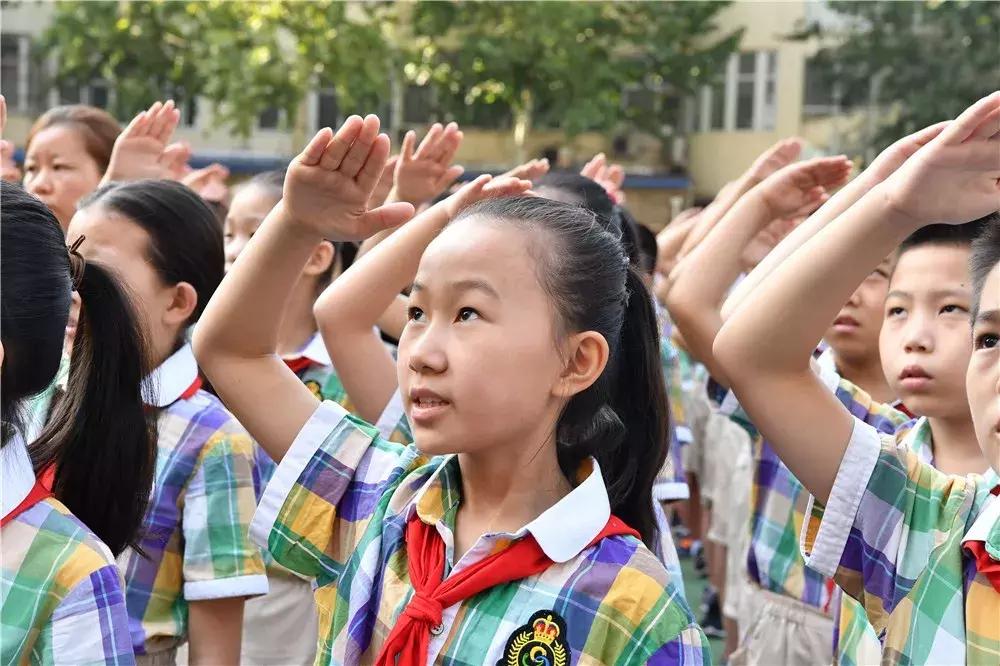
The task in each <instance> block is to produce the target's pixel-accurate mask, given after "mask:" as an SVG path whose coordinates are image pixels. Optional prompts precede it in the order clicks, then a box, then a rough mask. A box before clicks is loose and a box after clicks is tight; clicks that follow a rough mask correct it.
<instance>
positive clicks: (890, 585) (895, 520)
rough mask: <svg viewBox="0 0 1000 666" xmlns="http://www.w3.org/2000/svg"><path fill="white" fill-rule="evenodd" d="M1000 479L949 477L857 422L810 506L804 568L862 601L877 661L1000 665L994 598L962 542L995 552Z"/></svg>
mask: <svg viewBox="0 0 1000 666" xmlns="http://www.w3.org/2000/svg"><path fill="white" fill-rule="evenodd" d="M998 483H1000V478H998V477H997V475H996V473H995V472H994V471H992V470H991V471H990V473H989V474H987V475H985V476H980V475H969V476H966V477H960V476H949V475H947V474H944V473H942V472H939V471H937V470H936V469H934V468H933V467H932V466H931V465H929V464H927V463H925V462H922V461H921V460H920V455H919V454H918V453H915V452H913V451H909V450H907V449H906V448H904V447H901V446H898V445H897V442H896V438H895V437H893V436H880V435H879V433H878V432H877V431H876V430H875V429H874V428H872V427H871V426H868V425H866V424H864V423H862V422H860V421H858V420H855V423H854V432H853V433H852V435H851V441H850V444H849V446H848V449H847V451H846V453H845V454H844V459H843V462H842V463H841V467H840V470H839V472H838V474H837V478H836V481H835V482H834V486H833V490H832V491H831V494H830V498H829V501H828V502H827V503H826V505H825V506H823V505H821V504H820V503H818V502H815V501H814V500H813V501H810V512H809V520H808V522H807V523H806V524H805V525H804V526H803V530H802V549H803V554H804V555H805V557H806V563H807V564H808V565H809V566H810V567H812V568H814V569H816V570H817V571H819V572H821V573H823V574H825V575H828V576H833V577H834V580H835V581H836V582H837V584H838V585H839V586H840V587H841V588H842V589H843V590H844V592H845V593H847V594H849V595H851V596H853V597H854V598H856V599H857V600H858V601H860V602H861V603H862V605H863V606H864V609H865V611H866V612H867V614H868V618H869V621H870V622H871V624H872V626H873V627H874V629H875V631H876V632H878V633H879V634H880V635H881V636H882V637H883V645H884V649H883V652H882V662H883V664H997V663H1000V594H998V593H997V591H996V590H995V589H993V586H992V585H991V584H990V583H989V581H988V580H987V579H986V577H985V576H983V575H982V574H979V573H978V572H977V571H976V568H975V566H974V565H973V563H972V561H971V559H970V557H969V556H968V554H967V552H966V550H965V549H964V548H963V545H962V544H963V542H965V541H967V540H969V539H970V538H974V539H977V540H982V541H985V542H986V544H987V546H986V547H987V550H988V551H990V552H991V553H994V554H1000V501H998V499H997V498H996V497H994V496H993V495H991V494H990V491H991V490H993V489H994V488H995V487H996V486H997V484H998Z"/></svg>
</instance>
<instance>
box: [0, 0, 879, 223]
mask: <svg viewBox="0 0 1000 666" xmlns="http://www.w3.org/2000/svg"><path fill="white" fill-rule="evenodd" d="M2 11H3V15H2V25H0V49H2V52H0V69H2V71H0V89H2V92H3V93H4V94H5V95H6V97H7V100H8V106H9V108H10V120H9V123H8V132H7V134H8V137H7V138H9V139H10V140H12V141H14V142H15V143H16V144H17V145H18V146H23V140H24V137H25V135H26V133H27V130H28V128H29V127H30V124H31V122H32V121H33V119H34V118H35V117H37V115H38V114H39V113H40V112H41V111H43V110H44V109H46V108H48V107H51V106H55V105H57V104H61V103H63V104H64V103H74V102H82V103H87V104H93V105H96V106H102V107H106V106H108V105H109V104H110V103H111V102H112V100H113V96H114V94H115V91H114V90H113V88H112V87H111V86H109V85H108V84H107V83H106V82H102V81H93V82H91V83H90V84H88V85H84V86H81V87H79V88H72V89H68V88H63V89H51V88H50V87H49V86H47V85H46V84H45V80H46V78H47V77H46V72H45V71H44V70H45V67H46V66H47V67H50V68H51V67H53V63H51V62H49V63H38V62H36V61H35V60H33V59H32V56H31V45H32V44H33V42H34V40H36V39H37V38H38V36H39V35H40V34H41V33H42V32H43V31H44V30H45V27H46V26H47V25H48V23H49V22H50V21H51V17H52V14H53V11H54V10H53V7H52V5H51V4H49V3H43V2H33V1H28V2H23V3H17V4H7V5H5V6H4V8H3V10H2ZM812 20H821V21H825V22H826V21H836V20H837V19H836V16H834V15H833V14H832V12H830V10H829V9H827V8H826V6H825V2H816V1H815V0H813V1H803V0H789V1H784V2H780V1H761V2H735V3H733V4H732V5H730V6H729V7H728V8H726V10H724V12H723V13H721V15H720V18H719V27H720V29H722V30H725V31H727V32H728V31H729V30H732V29H735V28H740V27H742V28H744V35H743V41H742V44H741V47H740V52H739V53H736V54H733V55H732V56H731V58H730V60H729V63H728V66H727V68H726V72H725V76H724V79H723V80H722V81H721V82H720V83H719V84H718V85H716V86H711V87H705V88H704V89H703V90H701V91H699V93H698V94H697V95H696V96H695V97H694V98H693V99H688V100H684V101H683V102H682V103H683V104H684V109H685V113H684V114H683V115H684V122H683V123H682V126H681V127H678V128H676V131H675V138H673V139H672V140H671V144H670V145H669V146H666V147H664V146H662V145H661V144H660V142H659V141H658V140H656V139H653V138H652V137H649V136H643V135H640V134H638V133H632V134H629V133H626V134H623V135H617V136H610V135H603V134H597V133H587V134H583V135H579V136H576V137H574V138H573V139H572V140H567V138H566V137H565V136H563V134H562V132H561V131H560V130H558V129H545V128H539V129H536V130H533V131H532V132H531V133H530V134H529V135H528V136H527V138H526V140H525V154H527V155H528V156H532V157H533V156H539V155H542V154H546V153H549V154H551V153H552V152H555V151H557V153H558V157H559V161H560V163H562V164H564V165H577V164H582V163H583V162H584V161H586V160H587V159H589V157H590V156H592V155H593V154H594V153H596V152H598V151H604V152H605V153H607V154H608V156H609V158H610V159H612V160H613V161H616V162H621V163H622V164H624V165H625V166H626V169H627V171H628V174H629V177H628V179H627V181H626V194H627V197H628V205H629V207H630V209H632V210H633V212H634V213H635V214H636V216H637V217H638V218H639V219H640V220H641V221H643V222H645V223H646V224H648V225H650V226H652V227H660V226H662V225H663V224H666V223H667V222H668V221H669V219H670V218H671V217H673V215H674V214H676V213H677V212H678V211H679V210H681V209H682V208H683V207H684V206H686V205H689V204H690V203H691V202H692V201H694V200H695V199H698V198H703V197H710V196H711V195H713V194H714V193H715V192H717V191H718V189H719V188H720V187H721V186H722V185H723V184H724V183H725V182H727V181H728V180H731V179H733V178H735V177H736V176H738V175H739V173H740V171H741V170H742V169H743V168H745V167H746V166H747V165H748V164H749V163H750V162H751V161H752V160H753V158H754V157H755V156H756V155H757V154H759V153H760V152H761V151H762V150H764V149H765V148H766V147H767V146H769V145H771V144H772V143H774V142H775V141H777V140H778V139H779V138H783V137H787V136H792V135H798V136H801V137H803V138H805V139H806V140H807V144H808V145H807V154H820V153H830V152H838V151H844V150H847V151H851V150H852V149H854V148H855V146H852V144H851V141H850V140H849V137H856V136H857V134H858V129H859V126H862V124H863V122H864V116H863V115H862V114H856V113H855V114H844V113H842V112H841V111H840V109H839V105H838V104H837V100H836V99H835V95H834V94H833V92H832V91H830V90H828V89H823V88H822V87H821V86H818V85H816V83H815V77H814V76H811V75H810V65H809V62H810V60H809V57H810V54H811V53H813V52H815V49H816V45H815V44H814V43H808V42H798V41H791V40H789V39H787V37H788V36H789V35H791V34H792V33H794V32H795V30H796V28H798V27H800V26H801V24H802V22H803V21H812ZM643 94H644V95H648V94H649V93H648V92H644V93H643ZM654 94H655V93H654ZM628 97H629V94H628V91H627V92H626V95H625V98H626V100H627V99H628ZM414 101H417V100H414ZM644 101H645V102H646V103H648V102H649V100H648V98H647V99H646V100H644ZM671 103H676V100H672V101H671ZM420 109H421V104H419V103H410V101H409V100H408V102H407V104H405V105H404V113H403V118H402V119H401V121H402V122H400V123H397V124H396V129H398V130H403V129H408V128H410V127H412V128H415V129H418V130H419V129H420V128H423V127H426V125H427V123H428V118H427V116H426V115H423V116H422V115H421V110H420ZM345 111H348V110H344V109H341V108H340V107H339V106H338V104H337V99H336V95H335V94H334V93H333V91H330V90H314V91H312V92H310V93H309V95H308V97H307V99H305V100H304V103H303V104H302V105H301V106H300V109H299V116H298V117H297V118H294V119H288V118H284V117H282V114H281V113H279V112H278V111H277V110H273V109H272V110H267V111H264V112H263V113H261V115H260V116H259V118H258V121H257V126H256V128H255V129H254V131H253V133H252V134H251V135H250V136H249V137H247V138H242V137H234V136H233V135H231V134H230V133H229V131H227V130H225V129H216V128H213V127H212V119H211V110H210V108H209V106H208V104H198V100H194V101H193V102H192V103H188V104H186V105H183V108H182V120H181V126H180V127H179V128H178V131H177V137H176V138H177V139H180V140H187V141H189V142H190V143H191V145H192V146H194V147H195V159H194V163H195V164H196V165H201V164H207V163H209V162H213V161H218V162H222V163H224V164H226V165H227V166H228V167H229V168H230V169H231V170H232V171H233V173H234V174H237V175H239V174H245V173H251V172H256V171H261V170H264V169H269V168H274V167H277V166H281V165H283V164H286V163H287V160H288V157H289V156H290V155H292V154H294V153H295V151H296V149H297V148H299V147H301V145H302V144H303V143H304V141H305V139H306V138H307V137H308V136H309V135H311V133H312V132H313V131H315V130H316V129H317V128H319V127H322V126H325V125H332V126H336V125H337V124H338V123H339V122H340V121H341V120H342V118H343V115H344V113H345ZM862 129H863V126H862ZM463 130H464V131H465V141H464V143H463V145H462V147H461V150H460V151H459V153H458V156H457V160H458V162H459V163H461V164H463V165H464V166H466V169H467V171H468V172H470V173H475V172H480V171H486V170H489V171H499V170H503V169H505V168H508V167H509V166H511V165H513V164H514V163H515V160H516V155H517V146H516V144H515V141H514V137H513V132H512V131H511V130H509V129H502V130H501V129H496V128H490V127H468V126H464V127H463ZM663 155H668V156H669V158H670V161H671V163H672V164H671V165H670V166H669V167H668V166H667V165H665V164H664V163H663Z"/></svg>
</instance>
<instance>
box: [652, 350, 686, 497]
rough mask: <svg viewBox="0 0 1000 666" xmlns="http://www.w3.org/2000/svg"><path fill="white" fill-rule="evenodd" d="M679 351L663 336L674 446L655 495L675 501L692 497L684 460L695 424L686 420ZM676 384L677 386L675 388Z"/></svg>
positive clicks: (662, 354)
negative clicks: (683, 453)
mask: <svg viewBox="0 0 1000 666" xmlns="http://www.w3.org/2000/svg"><path fill="white" fill-rule="evenodd" d="M679 364H680V359H679V353H678V350H677V349H676V348H675V347H674V345H673V344H672V343H671V341H670V339H669V338H667V337H661V338H660V366H661V367H662V369H663V380H664V383H665V385H666V388H667V396H668V403H669V407H670V440H669V444H670V448H669V452H668V454H667V459H666V460H665V461H664V463H663V467H662V468H661V469H660V473H659V474H657V476H656V480H655V481H654V482H653V498H654V499H656V500H657V501H660V502H672V501H676V500H683V499H688V498H689V497H691V489H690V488H689V487H688V484H687V477H686V476H685V474H684V460H683V458H682V452H681V449H682V447H684V446H687V445H688V444H690V443H691V428H690V426H688V424H687V423H686V421H685V415H684V405H683V402H682V400H681V397H680V396H681V391H682V389H681V387H680V385H681V383H682V381H683V380H682V378H681V377H680V371H679ZM675 386H676V389H675Z"/></svg>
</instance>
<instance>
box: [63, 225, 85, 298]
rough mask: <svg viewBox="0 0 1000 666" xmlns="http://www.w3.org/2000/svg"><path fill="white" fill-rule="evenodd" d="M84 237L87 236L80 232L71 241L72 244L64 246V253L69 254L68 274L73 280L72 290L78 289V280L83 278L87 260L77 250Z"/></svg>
mask: <svg viewBox="0 0 1000 666" xmlns="http://www.w3.org/2000/svg"><path fill="white" fill-rule="evenodd" d="M86 239H87V237H86V236H84V235H82V234H81V235H80V236H78V237H77V239H76V240H75V241H73V244H72V245H70V246H69V247H67V248H66V254H67V255H68V256H69V274H70V277H71V278H72V280H73V291H77V290H79V289H80V282H81V281H82V280H83V273H84V271H85V270H86V268H87V260H86V259H84V258H83V255H82V254H80V252H79V249H80V246H81V245H82V244H83V241H85V240H86Z"/></svg>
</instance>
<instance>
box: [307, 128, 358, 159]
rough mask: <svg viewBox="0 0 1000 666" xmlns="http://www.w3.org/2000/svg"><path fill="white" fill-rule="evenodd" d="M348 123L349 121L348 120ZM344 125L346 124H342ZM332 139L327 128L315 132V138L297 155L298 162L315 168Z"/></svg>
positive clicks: (331, 133) (331, 132) (330, 132)
mask: <svg viewBox="0 0 1000 666" xmlns="http://www.w3.org/2000/svg"><path fill="white" fill-rule="evenodd" d="M348 121H350V119H348ZM344 124H345V125H346V124H347V123H344ZM332 139H333V130H331V129H330V128H329V127H324V128H323V129H321V130H320V131H318V132H316V136H314V137H313V138H312V141H310V142H309V143H308V144H306V147H305V148H303V149H302V152H301V153H299V162H301V163H302V164H304V165H306V166H316V165H317V164H319V162H320V158H321V157H323V151H324V150H326V147H327V144H329V143H330V141H331V140H332Z"/></svg>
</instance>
